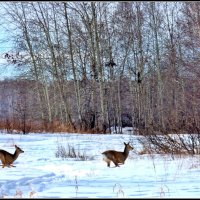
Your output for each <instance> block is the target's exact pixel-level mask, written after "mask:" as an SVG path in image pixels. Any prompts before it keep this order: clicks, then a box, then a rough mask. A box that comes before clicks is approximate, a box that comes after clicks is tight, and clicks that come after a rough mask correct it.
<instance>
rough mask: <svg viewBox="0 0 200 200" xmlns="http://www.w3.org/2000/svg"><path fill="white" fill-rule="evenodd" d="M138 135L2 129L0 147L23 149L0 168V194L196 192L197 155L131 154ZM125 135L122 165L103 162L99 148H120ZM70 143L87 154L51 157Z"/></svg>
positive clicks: (80, 195) (179, 194)
mask: <svg viewBox="0 0 200 200" xmlns="http://www.w3.org/2000/svg"><path fill="white" fill-rule="evenodd" d="M137 137H138V136H131V135H129V134H120V135H117V134H111V135H97V134H60V133H58V134H28V135H19V134H4V133H0V149H4V150H7V151H9V152H10V153H14V151H15V148H14V146H13V145H14V144H16V145H18V146H19V147H20V148H21V149H23V150H24V153H23V154H20V155H19V157H18V159H17V160H16V161H15V162H14V165H15V166H16V167H12V168H7V167H6V168H0V198H13V197H16V198H20V197H23V198H31V197H32V198H117V197H120V198H154V197H158V198H159V197H166V198H168V197H170V198H172V197H178V198H184V197H185V198H195V197H196V198H198V197H199V196H200V185H199V181H200V157H199V156H194V157H191V156H184V157H183V156H182V157H178V156H177V157H175V158H174V159H173V158H172V157H171V156H170V155H137V154H136V153H135V152H138V151H139V150H140V146H139V144H138V142H137ZM128 141H130V143H131V145H132V146H133V147H134V148H135V151H132V152H130V154H129V157H128V158H127V160H126V162H125V165H121V166H120V167H113V166H114V165H113V164H111V168H108V167H107V165H106V163H105V162H104V161H103V160H102V155H101V153H102V152H103V151H105V150H108V149H115V150H118V151H123V149H124V144H123V143H124V142H128ZM59 145H62V146H65V147H66V148H67V147H68V145H71V146H73V147H74V148H75V149H76V150H77V151H79V152H81V153H82V154H84V155H85V156H86V157H88V158H89V159H87V160H83V161H82V160H77V159H74V158H68V159H62V158H61V157H56V152H57V150H58V146H59Z"/></svg>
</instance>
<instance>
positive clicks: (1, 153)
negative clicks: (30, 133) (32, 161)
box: [0, 145, 24, 168]
mask: <svg viewBox="0 0 200 200" xmlns="http://www.w3.org/2000/svg"><path fill="white" fill-rule="evenodd" d="M20 153H24V151H23V150H22V149H20V148H19V147H18V146H17V145H15V153H14V154H11V153H9V152H7V151H5V150H2V149H0V160H1V162H2V164H3V165H2V168H4V167H5V166H7V167H11V166H13V165H12V164H13V162H14V161H15V160H16V159H17V158H18V156H19V154H20ZM13 167H14V166H13Z"/></svg>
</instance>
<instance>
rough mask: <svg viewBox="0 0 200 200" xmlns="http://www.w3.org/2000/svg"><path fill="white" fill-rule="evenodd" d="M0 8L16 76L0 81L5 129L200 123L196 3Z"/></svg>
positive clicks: (155, 127) (199, 8)
mask: <svg viewBox="0 0 200 200" xmlns="http://www.w3.org/2000/svg"><path fill="white" fill-rule="evenodd" d="M0 6H1V12H4V13H3V15H2V19H3V22H4V24H6V26H4V24H2V27H4V28H7V31H9V37H10V38H9V39H10V40H12V41H13V50H12V51H10V52H5V59H7V60H8V62H11V63H12V64H14V65H15V66H16V69H17V70H18V71H19V70H21V75H20V76H18V77H17V78H16V80H10V81H8V80H6V81H2V82H1V83H0V87H1V88H0V89H1V93H0V94H1V96H0V98H1V105H0V106H1V121H2V124H3V125H2V126H5V124H6V125H7V127H10V126H11V125H10V124H14V122H16V124H20V127H21V129H22V130H23V131H24V132H26V131H28V130H29V129H31V128H33V127H40V129H41V130H43V129H46V130H47V129H48V128H52V127H59V128H60V129H62V128H61V127H63V128H64V127H68V128H69V127H70V129H71V130H73V129H74V130H76V131H77V130H79V131H80V130H82V131H86V130H88V131H90V132H91V131H94V132H95V131H97V132H105V131H106V130H108V128H109V127H111V126H117V127H119V128H118V129H116V130H117V131H118V132H120V131H121V127H123V126H134V127H137V128H139V130H151V131H167V132H171V131H179V130H181V131H184V130H188V129H190V130H192V129H194V130H196V128H199V127H200V106H199V102H200V67H199V64H200V60H199V59H200V57H199V47H200V35H199V33H200V15H199V12H200V3H199V2H66V3H63V2H2V3H1V4H0ZM19 120H20V123H18V121H19ZM38 129H39V128H38Z"/></svg>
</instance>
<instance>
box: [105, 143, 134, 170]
mask: <svg viewBox="0 0 200 200" xmlns="http://www.w3.org/2000/svg"><path fill="white" fill-rule="evenodd" d="M124 145H125V148H124V151H123V152H120V151H115V150H108V151H104V152H103V153H102V154H103V155H104V158H103V160H104V161H105V162H107V166H108V167H110V162H111V161H112V162H113V163H114V164H115V167H119V164H124V162H125V160H126V159H127V157H128V154H129V151H131V150H133V147H132V146H130V144H129V143H127V144H126V143H125V142H124Z"/></svg>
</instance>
